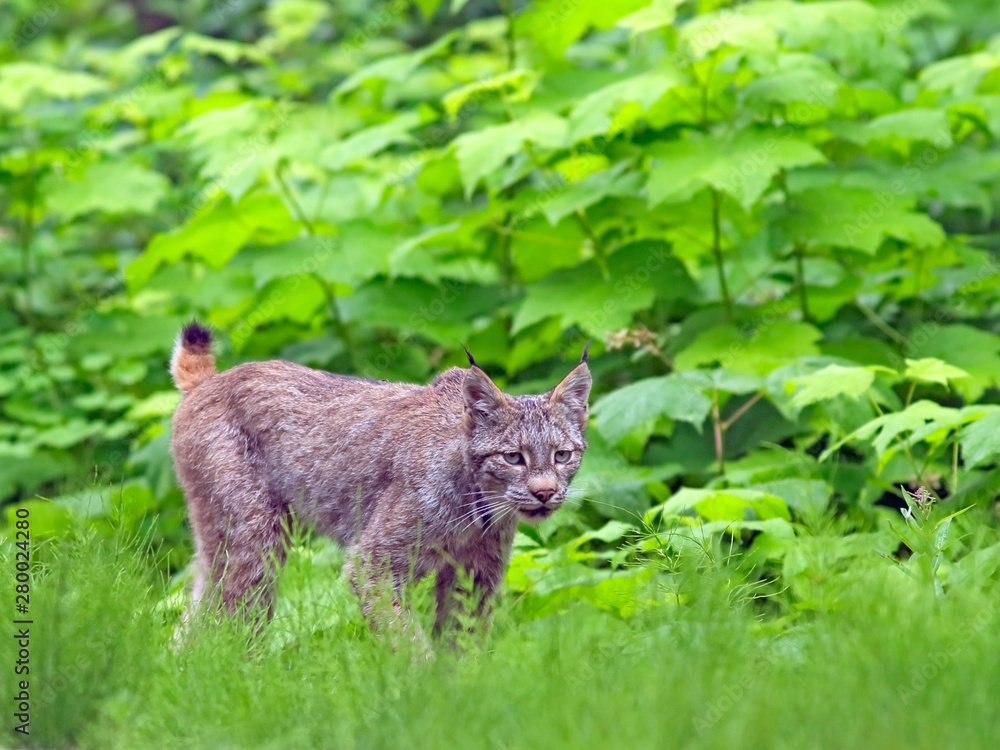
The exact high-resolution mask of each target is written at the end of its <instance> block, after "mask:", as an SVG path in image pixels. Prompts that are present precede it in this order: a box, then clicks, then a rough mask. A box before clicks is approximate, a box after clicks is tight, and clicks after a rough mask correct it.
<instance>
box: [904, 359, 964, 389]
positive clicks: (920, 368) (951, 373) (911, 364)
mask: <svg viewBox="0 0 1000 750" xmlns="http://www.w3.org/2000/svg"><path fill="white" fill-rule="evenodd" d="M903 377H904V378H906V379H907V380H916V381H917V382H920V383H938V384H940V385H948V381H949V380H954V379H955V378H969V377H971V375H969V373H967V372H966V371H965V370H963V369H961V368H960V367H955V366H953V365H949V364H948V363H947V362H942V361H941V360H940V359H935V358H934V357H926V358H924V359H908V360H906V370H905V371H904V372H903Z"/></svg>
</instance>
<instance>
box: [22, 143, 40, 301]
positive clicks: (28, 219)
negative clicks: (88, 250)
mask: <svg viewBox="0 0 1000 750" xmlns="http://www.w3.org/2000/svg"><path fill="white" fill-rule="evenodd" d="M27 178H28V187H27V190H26V191H25V192H26V197H25V211H24V223H23V225H22V226H21V266H22V268H21V271H22V273H23V276H24V305H25V309H24V313H25V314H26V315H27V316H28V317H31V314H32V310H31V308H32V305H31V277H32V273H31V246H32V245H33V244H34V241H35V199H36V197H37V187H38V182H37V180H36V179H35V169H34V152H32V154H31V156H29V169H28V172H27Z"/></svg>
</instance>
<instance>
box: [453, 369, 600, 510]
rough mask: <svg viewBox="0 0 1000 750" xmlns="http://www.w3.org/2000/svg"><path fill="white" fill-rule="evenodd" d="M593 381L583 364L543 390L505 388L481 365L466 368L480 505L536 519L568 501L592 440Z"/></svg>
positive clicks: (468, 424)
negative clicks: (519, 392)
mask: <svg viewBox="0 0 1000 750" xmlns="http://www.w3.org/2000/svg"><path fill="white" fill-rule="evenodd" d="M590 386H591V378H590V371H589V370H588V369H587V366H586V365H584V364H581V365H580V366H579V367H577V368H576V369H575V370H573V372H571V373H570V374H569V375H567V376H566V379H565V380H563V382H562V383H560V384H559V385H558V386H557V387H556V388H554V389H553V390H552V391H550V392H549V393H547V394H543V395H541V396H508V395H506V394H504V393H503V392H502V391H501V390H500V389H499V388H497V387H496V386H495V385H494V384H493V382H492V381H491V380H490V379H489V378H488V377H487V376H486V374H485V373H484V372H483V371H482V370H480V369H479V368H478V367H473V368H472V369H470V370H469V374H468V375H467V376H466V379H465V424H466V429H467V430H468V433H469V457H470V459H471V463H472V466H473V470H474V472H475V475H476V478H477V480H478V484H479V490H480V493H481V495H480V498H479V503H480V508H481V510H482V511H483V512H485V513H486V514H488V515H489V516H490V517H491V518H493V519H495V520H499V519H500V518H502V517H505V516H508V515H510V514H513V513H516V514H517V515H518V517H519V519H520V520H522V521H526V522H528V523H538V522H540V521H542V520H544V519H545V518H548V517H549V516H550V515H551V514H552V513H553V512H554V511H555V510H556V509H557V508H559V506H561V505H562V504H563V502H564V501H565V499H566V492H567V490H568V489H569V483H570V480H571V479H573V476H574V475H575V474H576V472H577V470H578V469H579V468H580V458H581V456H582V455H583V451H584V450H585V449H586V447H587V441H586V440H585V439H584V437H583V431H584V429H585V428H586V425H587V414H588V412H587V397H588V396H589V395H590Z"/></svg>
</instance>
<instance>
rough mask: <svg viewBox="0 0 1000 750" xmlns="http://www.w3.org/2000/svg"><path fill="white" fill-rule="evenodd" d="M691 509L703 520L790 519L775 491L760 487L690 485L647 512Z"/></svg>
mask: <svg viewBox="0 0 1000 750" xmlns="http://www.w3.org/2000/svg"><path fill="white" fill-rule="evenodd" d="M690 509H694V510H695V511H697V512H698V515H700V516H701V517H702V518H704V519H705V520H706V521H744V520H754V519H753V518H752V517H751V518H747V515H748V511H749V512H750V515H751V516H756V518H758V519H760V520H762V521H765V520H768V519H771V518H781V519H784V520H786V521H787V520H790V519H791V514H789V512H788V506H787V505H785V501H784V500H782V499H781V498H780V497H777V496H776V495H770V494H768V493H766V492H761V491H760V490H750V489H741V488H728V489H692V488H690V487H682V488H681V489H679V490H678V491H677V492H676V493H674V495H673V496H672V497H671V498H670V499H669V500H667V501H666V502H665V503H663V504H662V505H661V506H659V507H658V508H654V509H653V510H651V511H649V512H648V513H647V514H646V518H647V520H648V519H651V518H654V517H655V516H657V515H663V516H672V515H677V514H679V513H683V512H684V511H686V510H690Z"/></svg>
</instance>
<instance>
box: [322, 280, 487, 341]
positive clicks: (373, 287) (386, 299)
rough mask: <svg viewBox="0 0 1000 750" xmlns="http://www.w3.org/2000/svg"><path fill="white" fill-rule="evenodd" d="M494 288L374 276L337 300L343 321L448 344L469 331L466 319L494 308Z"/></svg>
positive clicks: (464, 337) (470, 319)
mask: <svg viewBox="0 0 1000 750" xmlns="http://www.w3.org/2000/svg"><path fill="white" fill-rule="evenodd" d="M499 302H500V290H499V289H498V288H497V287H482V286H478V285H473V284H461V283H457V282H456V283H452V284H449V285H448V286H441V287H438V286H433V285H431V284H428V283H426V282H423V281H419V280H416V279H395V280H394V281H391V282H390V281H385V280H382V279H376V280H374V281H371V282H369V283H367V284H365V285H364V286H363V287H361V288H359V289H358V290H357V291H355V292H354V293H353V294H351V295H350V296H347V297H342V298H340V299H339V300H338V302H337V304H338V307H339V308H340V312H341V315H342V316H343V318H344V320H345V321H347V322H351V323H364V324H365V325H369V326H384V327H386V328H388V329H390V330H393V331H397V332H400V333H403V334H405V335H407V336H422V337H424V338H426V339H429V340H431V341H434V342H435V343H438V344H441V345H443V346H447V347H449V348H454V347H455V343H456V342H457V341H463V340H465V339H466V338H467V337H468V335H469V333H470V332H471V330H472V321H473V320H474V319H476V318H477V317H479V316H482V315H485V314H487V313H489V312H492V311H493V310H494V309H496V307H497V305H498V304H499Z"/></svg>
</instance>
